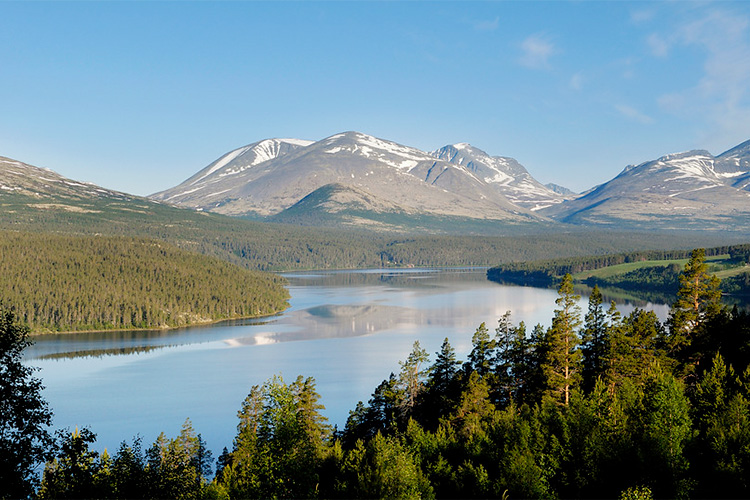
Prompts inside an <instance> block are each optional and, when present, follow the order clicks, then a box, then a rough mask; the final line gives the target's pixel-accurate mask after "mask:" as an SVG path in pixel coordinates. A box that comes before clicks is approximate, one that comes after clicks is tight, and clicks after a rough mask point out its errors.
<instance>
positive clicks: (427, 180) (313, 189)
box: [0, 132, 750, 234]
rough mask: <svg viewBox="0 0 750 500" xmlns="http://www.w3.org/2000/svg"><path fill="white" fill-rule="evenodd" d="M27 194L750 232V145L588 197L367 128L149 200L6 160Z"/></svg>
mask: <svg viewBox="0 0 750 500" xmlns="http://www.w3.org/2000/svg"><path fill="white" fill-rule="evenodd" d="M14 197H15V198H14ZM19 197H22V198H23V200H25V201H23V203H24V204H26V205H27V206H29V207H32V208H33V209H35V210H38V211H40V212H39V213H40V214H43V213H45V212H46V213H50V212H51V211H55V212H68V213H71V212H79V213H83V214H95V213H98V212H101V211H102V210H105V211H106V210H113V209H114V210H118V211H121V212H133V213H135V212H140V213H146V212H152V211H153V210H152V209H154V208H156V207H157V206H158V204H159V203H166V204H167V205H174V206H176V207H181V208H190V209H192V210H196V209H197V210H202V211H205V212H217V213H219V214H224V215H233V216H244V217H247V218H251V219H263V220H268V221H271V222H284V223H291V224H301V225H308V226H327V227H360V228H366V229H377V230H389V231H394V230H395V231H399V232H412V231H418V232H423V233H424V232H427V233H432V232H437V233H445V232H448V233H452V234H456V233H461V232H462V231H463V232H464V233H470V234H483V233H485V232H489V233H492V234H497V233H498V231H500V232H502V231H505V230H506V229H511V230H512V231H513V232H515V233H518V232H519V231H521V232H522V231H525V230H528V229H531V230H532V231H533V230H545V229H544V228H550V227H553V226H554V225H555V224H560V223H562V224H565V225H578V226H586V227H589V226H591V227H605V228H615V229H618V230H619V229H624V230H634V229H635V230H641V229H646V230H652V229H657V230H675V231H680V230H701V231H705V230H709V231H733V232H738V231H739V232H746V233H750V141H746V142H743V143H742V144H739V145H738V146H736V147H734V148H731V149H729V150H728V151H726V152H724V153H722V154H720V155H718V156H713V155H712V154H711V153H709V152H707V151H703V150H694V151H688V152H683V153H674V154H669V155H665V156H662V157H660V158H658V159H656V160H651V161H647V162H644V163H641V164H639V165H629V166H627V167H625V168H624V169H623V170H622V171H621V172H620V174H618V175H617V176H616V177H614V178H613V179H611V180H609V181H607V182H604V183H602V184H600V185H598V186H595V187H593V188H591V189H589V190H587V191H585V192H583V193H582V194H580V195H578V194H575V193H572V192H570V191H569V190H567V189H565V188H562V187H560V186H556V185H554V184H550V185H547V186H544V185H542V184H541V183H539V182H538V181H536V180H535V179H534V178H533V177H532V176H531V175H530V174H529V172H528V171H527V170H526V169H525V168H524V167H523V166H522V165H521V164H520V163H518V162H517V161H516V160H514V159H512V158H507V157H500V156H497V157H491V156H489V155H487V154H486V153H485V152H484V151H482V150H480V149H478V148H475V147H473V146H471V145H469V144H467V143H457V144H453V145H449V146H444V147H442V148H440V149H438V150H435V151H433V152H429V153H428V152H425V151H421V150H419V149H417V148H412V147H409V146H405V145H401V144H397V143H394V142H390V141H386V140H383V139H378V138H376V137H373V136H369V135H367V134H362V133H359V132H345V133H341V134H336V135H333V136H331V137H328V138H326V139H323V140H320V141H316V142H313V141H307V140H300V139H266V140H263V141H258V142H256V143H253V144H250V145H247V146H243V147H241V148H238V149H235V150H233V151H230V152H228V153H226V154H225V155H222V156H221V157H220V158H218V159H217V160H216V161H214V162H212V163H211V164H210V165H208V166H207V167H205V168H204V169H202V170H200V171H198V172H196V173H195V174H194V175H193V176H191V177H190V178H189V179H187V180H185V181H184V182H182V183H181V184H180V185H178V186H176V187H174V188H171V189H168V190H166V191H163V192H161V193H157V194H155V195H152V197H151V198H150V199H147V198H141V197H138V196H133V195H129V194H126V193H120V192H117V191H112V190H108V189H105V188H101V187H99V186H96V185H93V184H90V183H86V182H78V181H75V180H72V179H67V178H65V177H63V176H61V175H59V174H57V173H55V172H53V171H51V170H49V169H43V168H38V167H34V166H31V165H28V164H25V163H23V162H20V161H17V160H13V159H10V158H4V157H0V204H4V206H6V207H12V206H14V205H13V203H17V202H19V201H12V200H21V198H19ZM3 200H5V201H3ZM9 200H11V201H9ZM164 206H165V207H166V205H164ZM103 207H108V208H103ZM8 210H12V208H8ZM29 217H31V215H29ZM533 227H536V229H532V228H533ZM563 227H564V226H563ZM524 228H525V229H524Z"/></svg>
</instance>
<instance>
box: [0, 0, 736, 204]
mask: <svg viewBox="0 0 750 500" xmlns="http://www.w3.org/2000/svg"><path fill="white" fill-rule="evenodd" d="M0 102H2V105H1V106H0V109H2V117H3V120H1V121H0V155H2V156H8V157H12V158H15V159H17V160H20V161H23V162H26V163H31V164H34V165H37V166H40V167H47V168H51V169H53V170H56V171H57V172H59V173H61V174H62V175H65V176H67V177H70V178H73V179H77V180H82V181H89V182H94V183H96V184H99V185H102V186H104V187H107V188H111V189H117V190H120V191H125V192H129V193H133V194H140V195H147V194H150V193H153V192H156V191H159V190H162V189H166V188H168V187H171V186H174V185H176V184H178V183H180V182H181V181H183V180H184V179H186V178H187V177H189V176H191V175H192V174H194V173H195V172H197V171H198V170H200V169H201V168H203V167H205V166H206V165H208V164H209V163H211V162H212V161H214V160H216V159H217V158H218V157H219V156H221V155H223V154H224V153H226V152H228V151H230V150H232V149H235V148H237V147H240V146H243V145H245V144H249V143H251V142H255V141H259V140H262V139H265V138H270V137H293V138H299V139H308V140H319V139H322V138H325V137H327V136H329V135H332V134H336V133H338V132H343V131H346V130H357V131H361V132H364V133H367V134H372V135H374V136H377V137H381V138H384V139H388V140H392V141H395V142H398V143H401V144H406V145H410V146H414V147H417V148H420V149H422V150H425V151H430V150H434V149H437V148H439V147H442V146H444V145H446V144H452V143H457V142H469V143H471V144H472V145H474V146H476V147H478V148H481V149H483V150H484V151H486V152H487V153H489V154H491V155H498V156H499V155H502V156H511V157H513V158H515V159H516V160H518V161H519V162H520V163H522V164H523V165H524V166H525V167H526V168H527V169H528V170H529V172H530V173H531V174H532V175H533V176H534V177H535V178H537V179H539V180H540V181H542V182H545V183H546V182H554V183H557V184H561V185H563V186H566V187H569V188H571V189H574V190H576V191H581V190H585V189H587V188H590V187H592V186H594V185H595V184H598V183H601V182H605V181H607V180H609V179H610V178H612V177H614V176H615V175H617V173H619V172H620V171H621V170H622V169H623V168H624V167H625V166H626V165H628V164H637V163H640V162H643V161H647V160H651V159H655V158H657V157H659V156H661V155H664V154H668V153H673V152H678V151H686V150H691V149H708V150H709V151H710V152H711V153H713V154H719V153H721V152H723V151H725V150H726V149H729V148H731V147H733V146H735V145H737V144H739V143H741V142H743V141H745V140H747V139H750V3H746V2H741V1H735V2H304V3H302V2H189V3H184V2H66V1H62V2H0Z"/></svg>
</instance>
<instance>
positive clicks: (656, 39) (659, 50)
mask: <svg viewBox="0 0 750 500" xmlns="http://www.w3.org/2000/svg"><path fill="white" fill-rule="evenodd" d="M646 41H647V42H648V46H649V47H650V48H651V53H652V54H653V55H655V56H656V57H667V55H668V54H669V43H668V42H667V41H666V40H664V39H663V38H662V37H660V36H659V35H657V34H656V33H652V34H651V35H649V37H648V38H647V39H646Z"/></svg>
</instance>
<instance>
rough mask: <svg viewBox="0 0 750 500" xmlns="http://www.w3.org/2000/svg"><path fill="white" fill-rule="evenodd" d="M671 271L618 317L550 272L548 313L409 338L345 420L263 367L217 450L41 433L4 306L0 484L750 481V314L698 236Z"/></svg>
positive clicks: (372, 490) (737, 489)
mask: <svg viewBox="0 0 750 500" xmlns="http://www.w3.org/2000/svg"><path fill="white" fill-rule="evenodd" d="M679 281H680V288H679V293H678V296H677V300H676V301H675V303H674V305H673V307H672V310H671V313H670V316H669V319H668V320H667V321H666V323H661V322H660V321H659V319H658V318H657V317H656V315H655V314H653V313H652V312H647V311H643V310H638V309H636V310H635V311H633V312H632V313H630V314H628V315H626V316H622V315H621V314H620V312H618V311H617V309H616V308H615V307H614V305H610V306H607V305H605V304H604V303H603V300H602V296H601V293H599V290H598V289H597V288H595V289H594V292H593V293H592V294H591V297H590V299H589V302H588V308H587V310H586V312H585V313H584V312H583V311H582V310H581V308H580V306H579V303H578V301H579V297H578V296H577V295H576V294H575V291H574V289H573V286H572V285H573V284H572V279H571V277H570V275H565V276H564V277H563V278H562V280H561V282H560V284H559V287H558V299H557V301H556V303H557V308H556V310H555V313H554V317H553V318H552V324H551V327H549V328H543V327H542V326H540V325H537V326H534V327H532V328H531V329H530V331H529V329H528V328H527V326H526V325H525V324H523V323H519V324H514V323H513V321H512V317H511V314H510V312H509V313H507V314H505V315H504V316H503V317H502V318H500V319H499V321H498V325H497V326H496V327H495V328H494V332H493V331H491V330H492V328H491V327H488V326H487V325H485V324H481V325H480V326H479V327H478V328H477V330H476V332H475V333H474V336H473V338H472V350H471V352H470V353H469V354H468V357H467V359H466V360H463V361H460V360H459V359H457V356H456V353H455V351H454V349H453V348H452V347H451V345H450V342H449V340H448V339H446V340H445V341H444V342H443V345H442V347H441V348H440V350H439V351H438V352H437V353H436V357H435V358H434V359H433V360H430V357H429V355H428V353H427V352H426V351H425V350H424V349H422V348H421V346H420V345H419V343H418V342H416V343H415V344H414V347H413V350H412V352H411V353H410V355H409V356H408V358H407V359H406V360H404V361H403V362H401V363H400V371H399V372H398V373H393V374H391V375H390V376H389V377H387V378H386V379H385V380H383V382H382V383H381V384H379V385H378V386H377V387H376V388H375V389H374V391H373V393H372V396H371V398H370V399H369V400H368V402H367V403H364V402H360V403H359V404H358V405H357V406H356V408H354V409H352V410H351V411H350V414H349V418H348V420H347V422H346V426H345V427H344V429H337V428H331V427H330V426H329V425H328V424H327V422H326V420H325V418H323V416H322V415H321V413H320V412H321V410H322V409H323V407H322V405H321V402H320V396H319V394H318V393H317V391H316V389H315V382H314V380H312V379H310V378H304V377H299V378H297V379H296V380H294V381H292V382H287V381H284V380H282V379H281V378H279V377H274V378H272V379H270V380H269V381H267V382H266V383H265V384H263V385H261V386H255V387H252V388H251V390H250V392H249V394H248V396H247V398H245V400H244V401H243V402H242V403H241V405H240V408H239V411H238V424H237V433H236V437H235V439H234V443H233V444H232V446H231V449H226V448H225V450H224V452H223V453H222V454H221V455H220V456H219V457H218V459H217V460H216V461H214V460H213V459H212V457H211V456H210V454H209V453H207V451H206V446H205V443H204V442H203V440H202V439H201V437H200V435H199V434H197V433H196V431H195V430H194V429H193V428H192V425H191V424H190V422H189V421H188V422H186V423H185V425H184V426H183V429H182V432H181V433H180V434H179V435H178V436H176V437H174V438H168V437H166V436H164V435H161V436H159V438H157V440H156V441H155V442H154V443H153V444H151V445H150V446H148V447H145V446H144V444H143V443H142V442H141V441H140V440H139V439H138V438H136V439H134V440H133V441H132V442H123V443H122V444H121V445H120V447H119V448H117V450H116V451H114V452H113V453H111V454H110V453H106V452H105V453H101V454H99V453H97V452H95V451H92V450H91V444H92V443H93V442H94V440H95V435H94V434H93V432H92V431H90V430H88V429H76V430H67V431H61V432H59V433H58V434H57V436H56V437H55V439H52V438H51V437H50V436H49V435H48V434H47V431H46V430H45V425H46V424H48V423H49V418H50V416H49V410H48V409H47V408H46V406H45V405H44V403H43V401H40V398H39V392H38V391H39V381H38V380H36V379H34V378H33V376H32V374H31V373H30V372H29V370H30V369H22V370H20V371H19V369H18V357H19V353H20V350H21V349H22V348H23V346H24V345H25V343H26V342H27V341H26V340H25V333H27V331H26V330H25V329H24V328H23V327H20V326H18V325H17V323H16V322H15V320H14V318H13V315H12V313H9V312H5V313H4V315H3V316H2V318H3V320H2V322H0V349H2V353H1V354H2V363H3V364H2V370H3V372H2V373H1V375H2V378H0V390H2V391H3V395H4V397H3V405H4V407H3V413H2V420H1V421H0V429H1V430H2V434H0V448H1V449H0V451H2V453H0V457H3V458H2V460H5V462H4V463H3V464H2V468H0V470H1V471H2V472H0V474H5V475H4V476H3V477H0V484H3V485H4V486H5V487H6V489H5V491H4V493H3V496H5V497H8V498H14V497H23V496H27V495H32V494H36V495H37V496H38V497H39V498H358V497H366V498H375V497H378V498H469V497H472V498H488V497H497V498H622V499H645V498H667V497H668V498H687V497H696V498H709V497H711V498H747V497H748V496H750V484H748V482H749V481H750V479H749V478H750V368H749V367H748V363H750V355H749V354H750V352H748V351H750V316H748V315H747V314H746V313H744V312H741V311H738V310H737V309H736V308H735V309H732V310H730V309H728V308H727V307H725V306H722V304H721V292H720V288H719V286H720V283H719V280H718V279H717V278H715V277H714V276H712V275H711V274H710V273H708V271H707V266H706V263H705V252H704V251H703V250H695V251H693V252H692V254H691V256H690V258H689V260H688V262H687V264H686V265H685V266H684V268H683V270H682V272H681V274H680V278H679ZM17 393H22V396H24V397H18V398H16V396H13V397H10V396H9V395H13V394H17ZM6 395H8V396H6ZM14 398H15V399H14ZM11 412H12V413H11ZM6 415H7V417H6ZM11 417H12V418H11ZM21 425H23V426H25V427H23V429H25V431H26V432H21V431H19V430H18V429H19V426H21ZM19 432H20V433H21V435H23V436H25V439H24V440H20V441H16V440H14V437H16V436H18V435H19ZM42 460H44V461H46V465H45V466H44V472H43V475H42V478H41V481H40V483H38V484H35V483H34V480H35V479H36V477H37V475H36V474H34V469H33V466H34V462H37V463H38V462H40V461H42ZM214 463H215V467H213V465H214ZM11 488H15V489H11Z"/></svg>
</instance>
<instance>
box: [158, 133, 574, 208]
mask: <svg viewBox="0 0 750 500" xmlns="http://www.w3.org/2000/svg"><path fill="white" fill-rule="evenodd" d="M269 144H271V145H272V146H273V147H269V146H268V145H269ZM261 147H262V148H264V151H265V150H270V151H271V152H269V153H263V154H259V153H258V150H259V148H261ZM450 148H454V149H456V148H455V147H446V148H443V149H442V150H438V151H437V152H435V153H433V154H430V153H426V152H424V151H421V150H419V149H416V148H412V147H408V146H404V145H401V144H396V143H394V142H390V141H386V140H382V139H378V138H376V137H373V136H370V135H366V134H362V133H359V132H345V133H342V134H336V135H334V136H331V137H328V138H326V139H323V140H321V141H318V142H314V143H310V142H307V141H299V140H289V139H286V140H285V139H273V140H266V141H261V142H259V143H255V144H251V145H249V146H245V147H244V148H240V149H238V150H236V151H233V152H231V153H229V154H227V155H225V156H223V157H222V158H220V159H219V160H217V161H216V162H214V163H212V164H211V165H209V166H208V167H206V168H205V169H203V170H202V171H200V172H198V173H197V174H196V175H194V176H192V177H191V178H190V179H188V180H186V181H185V182H183V183H181V184H180V185H178V186H176V187H174V188H171V189H168V190H166V191H162V192H160V193H156V194H154V195H152V198H154V199H156V200H160V201H165V202H168V203H172V204H176V205H178V206H183V207H191V208H197V209H203V210H210V211H214V212H219V213H223V214H227V215H259V216H270V215H275V214H279V213H280V212H282V211H284V210H286V209H289V208H290V207H292V206H293V205H295V204H296V203H298V202H300V201H301V200H302V199H303V198H305V197H306V196H308V195H310V194H311V193H313V192H314V191H316V190H318V189H319V188H322V187H324V186H327V185H329V184H334V185H338V186H339V187H340V188H341V187H344V188H351V189H352V190H354V191H357V192H362V193H364V194H365V196H366V195H370V196H372V197H373V198H376V199H379V200H380V202H379V203H380V204H381V205H383V204H385V205H387V206H388V207H389V208H388V210H389V211H393V212H399V213H407V214H430V215H436V216H453V217H469V218H476V219H493V220H505V221H523V222H526V221H537V220H541V219H542V218H540V217H538V216H537V215H535V214H534V213H532V210H530V209H533V208H538V207H539V206H543V205H548V204H549V203H552V202H554V201H558V202H559V201H561V200H562V197H561V196H559V195H557V194H555V193H553V192H552V191H551V190H549V189H547V188H545V187H544V186H542V185H541V184H539V183H538V182H536V181H535V180H533V179H532V178H531V176H530V175H528V172H526V170H525V169H524V168H523V167H522V166H521V165H520V164H518V163H517V162H515V160H512V159H500V158H491V157H489V156H488V155H486V153H483V152H482V151H481V150H477V149H474V148H471V147H470V146H468V145H465V146H464V145H462V148H463V149H464V150H465V151H466V154H465V155H463V156H461V157H460V158H458V161H455V160H456V158H450ZM454 156H455V155H454ZM462 162H463V163H462ZM516 177H518V178H516ZM340 188H339V189H337V190H329V191H328V192H330V193H331V194H333V193H335V194H336V195H337V196H338V197H339V200H338V201H337V202H336V204H337V206H338V207H339V210H340V209H341V199H340V198H341V192H342V191H341V189H340ZM534 193H536V194H537V197H536V198H535V197H534V196H535V195H534ZM322 194H324V193H318V195H316V199H317V200H318V203H316V207H318V208H319V209H323V210H327V209H328V208H327V207H330V206H331V204H326V203H322V202H321V201H320V196H321V195H322Z"/></svg>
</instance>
